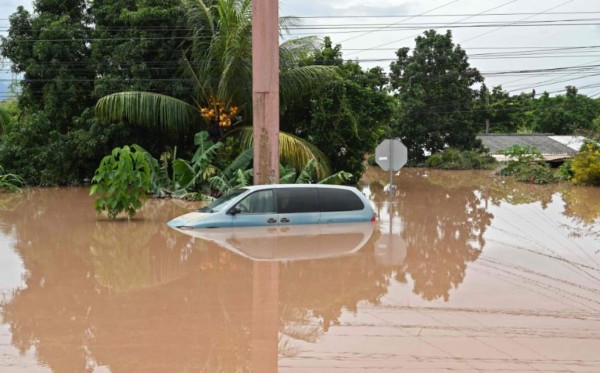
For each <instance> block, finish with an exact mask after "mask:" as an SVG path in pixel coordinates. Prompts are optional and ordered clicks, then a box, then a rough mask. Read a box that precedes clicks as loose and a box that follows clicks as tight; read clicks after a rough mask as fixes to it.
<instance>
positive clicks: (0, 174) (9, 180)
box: [0, 166, 24, 192]
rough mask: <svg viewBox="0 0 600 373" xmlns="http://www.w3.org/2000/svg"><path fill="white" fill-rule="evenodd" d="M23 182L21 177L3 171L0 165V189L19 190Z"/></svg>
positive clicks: (5, 190)
mask: <svg viewBox="0 0 600 373" xmlns="http://www.w3.org/2000/svg"><path fill="white" fill-rule="evenodd" d="M23 184H24V182H23V178H21V177H20V176H18V175H15V174H11V173H5V172H4V168H2V166H0V191H4V192H20V191H21V188H20V186H22V185H23Z"/></svg>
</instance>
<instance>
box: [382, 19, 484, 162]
mask: <svg viewBox="0 0 600 373" xmlns="http://www.w3.org/2000/svg"><path fill="white" fill-rule="evenodd" d="M409 51H410V50H409V49H408V48H401V49H399V50H398V51H397V52H396V55H397V56H398V59H397V61H394V62H392V64H391V66H390V70H391V72H390V81H391V85H392V88H393V89H394V90H395V93H396V95H397V98H398V100H399V105H398V110H397V113H396V116H395V119H394V122H393V131H394V133H395V134H396V135H398V136H400V137H401V138H402V140H403V142H404V143H405V144H406V145H407V147H408V149H409V159H414V160H422V159H423V158H424V150H427V151H429V152H432V153H433V152H437V151H439V150H441V149H443V148H444V147H445V146H447V145H448V146H452V147H456V148H459V149H470V148H474V147H477V146H478V141H477V140H476V138H475V136H476V134H477V131H478V128H479V125H478V124H477V123H475V122H474V120H473V115H472V108H473V102H474V98H475V96H476V91H474V90H473V89H472V88H471V86H472V85H473V84H475V83H479V82H482V81H483V77H482V76H481V74H480V73H479V71H478V70H477V69H475V68H472V67H470V65H469V62H468V58H467V54H466V52H465V51H464V50H463V49H462V48H461V47H460V45H455V44H454V43H453V42H452V33H451V31H450V30H448V31H447V32H446V34H438V33H437V32H436V31H435V30H429V31H426V32H425V33H424V35H423V36H419V37H417V38H416V46H415V49H414V51H413V53H412V54H409Z"/></svg>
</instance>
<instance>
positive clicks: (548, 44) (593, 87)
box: [0, 0, 600, 97]
mask: <svg viewBox="0 0 600 373" xmlns="http://www.w3.org/2000/svg"><path fill="white" fill-rule="evenodd" d="M18 5H23V6H24V7H25V8H27V9H32V1H31V0H3V1H2V3H1V4H0V34H5V33H6V30H7V28H8V20H7V19H8V16H9V15H10V14H12V13H13V12H14V11H15V10H16V8H17V6H18ZM279 13H280V15H281V16H296V17H299V20H300V21H301V22H302V25H303V27H304V28H303V29H294V30H291V35H290V36H289V37H298V36H306V35H315V36H318V37H324V36H330V37H331V38H332V40H333V43H334V44H341V45H342V52H343V57H344V58H345V59H351V60H355V61H358V62H359V63H360V64H361V65H362V66H363V67H366V68H368V67H374V66H381V67H383V68H384V69H386V70H388V69H389V65H390V63H391V62H392V61H393V59H394V58H395V51H396V50H397V49H398V48H400V47H409V48H412V47H413V46H414V39H415V37H416V36H417V35H419V34H422V33H423V31H425V30H427V29H430V28H435V29H437V30H438V32H445V31H446V30H448V29H450V30H452V34H453V40H454V42H455V43H457V44H460V45H461V47H462V48H463V49H464V50H465V51H466V52H467V54H468V56H469V62H470V64H471V66H473V67H476V68H477V69H479V70H480V71H481V72H482V74H483V75H484V77H485V83H486V84H487V85H488V86H489V87H492V86H495V85H499V84H501V85H502V87H503V88H504V89H505V90H506V91H509V92H510V93H511V94H518V93H520V92H524V91H527V92H529V91H531V90H532V89H535V90H536V92H538V93H539V92H542V91H548V92H550V93H551V94H561V93H564V88H565V86H566V85H574V86H576V87H578V89H579V91H580V92H581V93H584V94H587V95H590V96H592V97H600V71H599V70H600V1H599V0H327V1H324V0H282V1H280V11H279ZM490 23H491V24H490ZM519 25H520V26H519ZM525 25H526V26H525ZM484 26H486V27H484ZM580 47H586V48H580ZM595 65H598V66H595ZM8 67H9V65H8V64H7V63H6V61H4V66H0V69H2V70H1V71H2V73H0V74H4V75H3V76H2V75H0V92H2V84H6V83H7V82H6V79H10V75H9V76H8V77H7V75H6V74H7V72H6V70H7V68H8ZM565 67H567V69H564V68H565ZM555 69H558V70H555Z"/></svg>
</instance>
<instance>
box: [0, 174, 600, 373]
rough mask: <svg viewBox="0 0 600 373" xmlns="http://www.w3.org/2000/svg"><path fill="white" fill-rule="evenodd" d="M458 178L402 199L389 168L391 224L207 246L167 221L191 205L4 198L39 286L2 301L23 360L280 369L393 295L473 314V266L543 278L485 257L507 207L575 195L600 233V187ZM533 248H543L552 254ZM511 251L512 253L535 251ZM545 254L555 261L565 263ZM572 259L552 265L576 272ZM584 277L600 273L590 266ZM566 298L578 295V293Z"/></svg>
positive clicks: (377, 182)
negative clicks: (125, 206)
mask: <svg viewBox="0 0 600 373" xmlns="http://www.w3.org/2000/svg"><path fill="white" fill-rule="evenodd" d="M455 175H457V174H453V173H437V172H429V171H426V170H410V171H403V173H402V174H401V176H400V177H397V178H398V180H397V184H398V185H399V187H398V188H397V189H396V190H394V195H393V197H392V199H391V200H390V199H389V195H388V194H387V193H386V191H385V190H384V185H385V183H382V182H381V180H385V177H387V174H384V175H380V174H378V173H376V172H372V173H371V174H369V175H368V177H370V178H371V179H370V180H368V183H367V186H366V188H365V190H366V191H367V192H368V194H369V195H370V198H371V200H372V201H373V202H374V203H375V205H376V208H377V211H378V213H379V215H380V218H381V221H380V223H379V224H378V225H372V224H370V223H369V224H362V225H361V224H359V225H341V226H340V225H333V226H321V227H286V228H276V229H273V228H271V229H268V228H260V229H254V228H252V229H238V230H214V231H210V232H209V234H208V235H207V234H204V235H202V237H199V236H197V235H196V236H194V234H193V232H186V234H183V233H181V232H178V231H175V230H173V229H170V228H168V227H167V225H166V224H165V222H166V221H168V220H169V219H171V218H172V217H174V216H178V215H181V214H182V213H184V212H185V211H186V210H187V209H189V208H190V206H189V205H179V204H178V203H179V202H177V201H169V200H150V201H148V203H147V204H146V206H145V207H144V210H143V212H142V214H141V216H142V217H141V218H140V219H137V220H133V221H131V222H127V221H118V222H110V221H99V220H98V219H97V217H96V216H95V213H94V211H93V208H92V199H91V198H90V197H88V196H87V191H86V190H83V189H56V190H52V189H48V190H38V191H35V192H33V193H26V194H22V195H16V196H15V195H11V196H10V201H8V200H6V202H5V203H2V198H0V206H2V209H0V227H2V228H1V229H2V230H3V232H4V234H6V235H10V236H11V237H12V239H11V243H10V245H12V249H13V250H14V251H15V252H16V254H18V256H20V257H21V258H22V260H23V265H24V267H25V269H26V272H27V276H26V278H25V280H24V282H25V286H23V287H22V288H20V289H16V290H15V291H14V293H13V295H12V296H11V297H9V298H7V300H6V301H4V303H1V304H0V315H1V321H2V323H5V324H7V325H9V326H10V333H11V338H12V341H11V343H12V345H13V346H15V347H16V348H18V350H19V351H20V352H21V353H24V352H25V351H29V350H31V349H32V348H33V350H35V354H36V358H37V360H38V362H39V364H40V365H44V366H47V367H49V368H50V369H51V370H52V371H55V372H93V371H94V370H95V369H96V368H97V367H99V366H102V367H104V368H105V369H106V370H108V371H111V372H130V371H143V372H146V371H148V372H164V371H187V372H249V371H254V372H275V371H277V370H278V361H281V359H282V357H286V358H287V357H290V356H291V357H294V356H298V355H299V354H300V353H301V352H302V348H303V346H304V347H306V345H307V344H310V345H317V344H318V343H319V341H321V340H323V339H325V338H327V336H331V334H332V333H334V334H335V332H333V330H334V329H333V328H334V327H335V326H340V327H344V322H345V321H344V320H345V319H344V317H346V321H347V317H348V314H351V315H360V314H361V308H363V309H364V308H365V307H371V308H372V309H376V308H380V307H386V306H389V304H388V305H386V304H385V303H384V302H385V299H386V297H388V298H394V297H397V296H398V292H399V291H404V289H406V292H407V293H409V294H410V295H411V296H412V298H411V300H412V302H415V299H417V300H418V301H419V302H423V303H425V304H427V305H429V304H444V305H446V304H448V305H449V304H452V306H453V307H460V306H461V304H464V303H466V304H469V302H475V303H478V302H480V300H479V299H473V297H467V298H469V299H467V300H465V299H464V298H465V297H464V295H463V298H462V299H459V300H458V301H457V300H456V298H457V294H458V298H460V294H459V292H458V291H456V292H453V291H452V289H458V290H463V289H465V288H468V287H469V286H468V284H469V281H468V279H469V278H470V277H469V276H474V272H473V271H469V269H473V268H474V269H475V270H485V271H488V272H489V271H493V270H494V268H499V269H501V270H502V271H503V272H502V273H506V272H507V271H514V273H515V274H518V275H519V276H521V277H519V278H523V276H525V275H528V274H529V272H528V273H525V274H523V273H521V272H517V271H518V270H520V269H519V268H517V267H515V266H514V265H513V267H509V266H507V263H504V262H503V261H502V257H501V256H499V257H494V258H490V257H489V256H487V257H486V255H485V253H486V252H488V251H489V250H490V246H492V245H491V244H490V242H493V240H497V239H498V234H497V233H498V231H499V229H507V226H505V225H499V224H498V223H499V222H500V223H502V222H505V221H508V222H509V223H511V215H510V214H512V213H514V212H513V211H512V210H511V211H510V213H509V214H507V213H505V212H502V211H501V209H500V208H499V207H500V206H503V205H510V206H516V205H522V206H527V204H532V203H535V204H536V206H537V204H539V205H540V206H541V208H542V209H549V210H552V209H556V206H557V205H558V203H557V201H561V200H560V199H558V198H557V196H564V199H563V200H562V201H563V203H564V209H560V210H556V211H557V214H564V217H565V220H569V219H574V220H576V221H577V224H579V223H581V224H582V225H584V226H585V227H592V228H590V229H591V230H590V231H591V232H596V233H597V232H598V229H597V225H596V226H595V228H593V227H594V224H595V223H594V222H595V221H597V219H598V215H597V214H598V210H597V209H596V210H594V204H595V203H596V202H597V201H598V199H597V197H598V193H597V192H596V191H595V190H593V189H591V190H590V189H577V188H574V189H564V188H563V189H561V188H562V187H560V188H557V187H554V189H550V188H548V189H547V190H546V189H545V188H542V189H530V188H528V186H527V187H521V186H520V185H516V184H510V183H509V182H506V181H504V180H502V179H494V178H492V180H494V181H492V182H490V181H489V180H488V179H489V177H488V176H489V175H485V174H484V173H472V174H470V173H465V174H463V177H462V179H461V178H460V177H459V178H457V177H456V176H455ZM464 175H469V176H468V177H464ZM486 180H487V181H486ZM569 193H570V194H569ZM0 197H4V196H1V195H0ZM11 206H13V207H12V208H11ZM14 206H17V207H14ZM493 206H494V207H493ZM560 206H562V205H560ZM552 211H553V210H552ZM535 212H536V213H537V211H535ZM543 218H544V219H545V217H543ZM513 220H514V219H513ZM540 221H543V219H542V220H540ZM557 224H558V223H556V222H553V225H550V227H551V228H553V229H554V228H556V225H557ZM509 228H510V227H509ZM311 230H312V231H311ZM190 233H191V235H190ZM509 233H510V234H512V236H514V237H516V238H515V239H518V238H519V237H517V236H515V234H514V231H509ZM523 242H524V241H520V242H518V244H519V245H522V246H523V247H525V248H526V249H527V250H529V251H528V253H529V252H533V251H535V250H538V249H540V252H542V249H543V250H546V249H547V248H548V247H545V246H544V247H541V248H538V247H536V246H533V245H529V246H525V244H524V243H523ZM560 244H561V245H564V242H560ZM511 245H512V246H511V250H512V251H511V253H514V252H516V251H517V250H520V247H519V246H518V245H517V244H513V243H512V242H511ZM546 246H548V245H546ZM550 249H552V247H550ZM577 249H579V248H577ZM583 249H586V247H583ZM543 253H544V254H545V255H546V256H544V258H546V260H555V259H554V258H559V257H558V256H557V255H556V254H555V253H551V252H549V251H548V252H546V251H544V252H543ZM576 253H577V254H578V255H580V256H581V257H582V258H588V256H584V254H581V252H580V251H578V252H576ZM511 255H512V254H511ZM531 255H534V256H533V257H534V258H535V259H536V260H537V259H538V257H539V255H538V253H537V252H536V253H534V254H531ZM524 258H525V259H526V260H527V259H529V260H531V258H530V257H524ZM559 259H561V261H554V262H552V264H553V265H555V266H557V267H558V266H559V265H562V263H567V262H564V261H562V260H563V259H565V258H563V257H560V258H559ZM566 259H569V260H573V259H572V258H570V257H569V258H566ZM557 263H558V264H557ZM510 264H512V263H510ZM567 264H569V265H570V266H571V267H570V269H569V268H567V270H565V271H563V272H564V273H568V274H569V275H571V273H575V271H574V270H573V266H574V265H575V264H573V262H568V263H567ZM520 265H521V266H526V265H527V261H523V262H521V263H520ZM590 265H593V262H590ZM559 269H560V268H559ZM568 271H571V272H568ZM585 271H587V272H586V273H590V274H592V275H596V274H597V273H596V272H597V271H596V269H594V268H591V267H589V266H588V267H586V268H585ZM594 271H596V272H594ZM579 272H581V271H579ZM579 272H577V273H575V274H576V275H580V276H584V275H586V273H579ZM498 273H500V272H498ZM534 274H535V273H534ZM475 275H477V273H476V272H475ZM562 275H563V273H562V272H560V271H557V272H556V273H552V274H551V276H545V277H539V278H537V277H536V278H535V282H533V283H534V284H536V286H537V285H539V284H541V283H542V281H544V280H545V279H547V278H549V277H550V278H552V280H553V281H556V279H555V278H558V277H560V276H562ZM505 278H506V276H505ZM515 278H517V277H515ZM581 278H584V277H581ZM589 278H590V277H589V276H588V277H587V280H586V281H589ZM478 279H481V277H479V278H478ZM578 281H580V282H581V283H582V284H583V285H585V286H584V287H582V289H586V290H585V291H587V292H589V291H588V290H589V289H592V288H593V287H592V286H590V285H589V284H587V283H584V282H583V281H584V280H582V279H580V278H575V279H573V278H572V277H566V281H565V282H564V284H563V283H556V282H553V283H552V286H554V288H555V287H557V286H563V285H564V286H571V284H576V285H577V284H578V283H579V282H578ZM565 284H566V285H565ZM0 285H1V284H0ZM470 285H471V291H473V290H472V289H473V281H471V284H470ZM494 285H497V283H494ZM500 285H502V286H505V287H506V284H505V283H504V282H501V283H500ZM525 285H527V282H526V283H525ZM554 288H549V289H554ZM466 293H467V294H472V293H469V292H468V291H467V292H466ZM523 293H524V294H526V295H527V296H529V293H527V292H526V291H524V292H523ZM505 294H509V293H508V292H505ZM561 294H563V296H561V301H566V300H567V297H566V296H564V294H567V295H568V294H570V293H564V292H563V293H561ZM576 295H577V294H576ZM405 296H406V295H405ZM571 297H575V295H571ZM592 297H593V296H592ZM592 297H590V296H588V298H590V299H591V298H592ZM524 298H527V297H524ZM574 299H576V300H579V301H582V300H581V298H577V297H575V298H574ZM592 300H593V299H592ZM388 301H389V300H388ZM453 302H454V303H453ZM461 302H462V303H461ZM586 302H587V301H586ZM589 302H590V304H593V302H591V301H589ZM457 304H458V305H457ZM393 307H397V309H398V310H401V311H398V312H399V313H398V315H400V316H402V317H404V315H406V313H402V312H408V311H407V308H406V307H407V306H406V304H403V303H401V302H398V303H396V304H393ZM409 308H410V307H409ZM400 316H399V317H400ZM412 317H415V318H416V319H418V320H421V318H422V315H417V316H414V315H413V316H412ZM398 322H399V323H400V324H403V323H410V322H412V321H410V320H406V319H402V320H401V321H398ZM419 322H421V321H419ZM361 325H363V324H361ZM364 325H368V324H364ZM415 325H417V326H416V327H419V328H420V324H415ZM361 327H367V326H361ZM436 327H437V326H436ZM416 330H419V329H416ZM432 330H434V328H432ZM435 330H437V329H435ZM448 330H451V331H454V330H453V329H452V328H450V329H448ZM419 333H420V331H419ZM342 338H343V337H342ZM0 348H1V343H0ZM338 361H340V360H338ZM364 362H365V361H363V362H362V363H364ZM362 363H361V364H362ZM1 365H2V364H1V363H0V368H2V366H1ZM0 370H1V369H0Z"/></svg>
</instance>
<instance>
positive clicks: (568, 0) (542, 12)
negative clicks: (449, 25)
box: [461, 0, 573, 44]
mask: <svg viewBox="0 0 600 373" xmlns="http://www.w3.org/2000/svg"><path fill="white" fill-rule="evenodd" d="M572 1H573V0H567V1H565V2H562V3H560V4H558V5H556V6H553V7H550V8H548V9H546V10H543V11H541V12H539V13H535V14H532V15H530V16H528V17H525V18H522V19H520V20H517V21H516V22H520V21H524V20H527V19H530V18H533V17H536V16H538V15H540V14H544V13H546V12H548V11H550V10H552V9H556V8H559V7H561V6H563V5H565V4H567V3H570V2H572ZM502 28H503V27H498V28H497V29H495V30H490V31H487V32H484V33H483V34H479V35H477V36H474V37H472V38H469V39H467V40H464V41H463V42H462V43H466V42H469V41H471V40H475V39H478V38H480V37H482V36H485V35H488V34H491V33H492V32H496V31H498V30H501V29H502ZM462 43H461V44H462Z"/></svg>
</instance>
